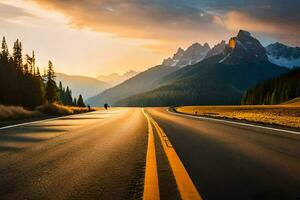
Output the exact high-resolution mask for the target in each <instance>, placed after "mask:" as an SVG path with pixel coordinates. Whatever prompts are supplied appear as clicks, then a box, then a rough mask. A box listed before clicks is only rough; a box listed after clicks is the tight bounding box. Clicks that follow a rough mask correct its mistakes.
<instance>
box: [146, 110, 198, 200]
mask: <svg viewBox="0 0 300 200" xmlns="http://www.w3.org/2000/svg"><path fill="white" fill-rule="evenodd" d="M146 115H147V116H148V118H149V119H150V121H151V122H152V124H153V125H154V127H155V129H156V130H157V133H158V136H159V138H160V141H161V144H162V146H163V149H164V151H165V154H166V156H167V158H168V161H169V164H170V167H171V169H172V172H173V175H174V177H175V181H176V184H177V187H178V191H179V194H180V197H181V199H182V200H201V199H202V198H201V196H200V194H199V192H198V190H197V189H196V187H195V185H194V183H193V181H192V179H191V177H190V176H189V174H188V173H187V171H186V169H185V167H184V165H183V164H182V162H181V160H180V158H179V157H178V155H177V153H176V151H175V150H174V148H173V146H172V144H171V142H170V141H169V139H168V137H167V136H166V134H165V132H164V131H163V130H162V128H160V126H159V125H158V124H157V123H156V121H155V120H154V119H153V118H151V117H150V116H149V115H148V114H146Z"/></svg>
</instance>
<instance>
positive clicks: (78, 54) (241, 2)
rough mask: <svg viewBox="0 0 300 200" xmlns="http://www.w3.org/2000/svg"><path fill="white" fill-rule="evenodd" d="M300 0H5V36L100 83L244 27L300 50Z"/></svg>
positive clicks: (0, 2) (0, 8)
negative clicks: (102, 76) (102, 78)
mask: <svg viewBox="0 0 300 200" xmlns="http://www.w3.org/2000/svg"><path fill="white" fill-rule="evenodd" d="M299 8H300V1H299V0H0V36H5V37H6V39H7V41H8V44H9V46H10V47H12V45H13V42H14V41H15V40H16V39H17V38H18V39H20V40H21V41H22V43H23V46H24V52H26V53H30V52H31V51H32V50H34V51H35V53H36V57H37V64H38V65H39V66H40V67H41V68H43V67H45V66H46V65H47V63H48V60H52V62H53V63H54V66H55V69H56V71H59V72H63V73H67V74H76V75H87V76H93V77H96V76H97V75H99V74H110V73H112V72H117V73H124V72H126V71H128V70H136V71H143V70H145V69H147V68H149V67H152V66H155V65H157V64H160V63H161V62H162V60H163V59H164V58H166V57H170V56H172V54H173V53H174V52H176V50H177V49H178V48H179V47H183V48H187V47H188V46H190V45H191V44H192V43H195V42H199V43H202V44H203V43H205V42H208V43H209V44H210V45H211V46H213V45H215V44H217V43H219V42H220V41H221V40H228V39H229V38H230V37H231V36H233V35H235V34H236V33H237V32H238V30H239V29H244V30H248V31H250V32H251V33H252V34H253V35H254V36H255V37H257V38H258V39H260V41H261V42H262V43H263V44H264V45H267V44H269V43H271V42H275V41H279V42H283V43H286V44H288V45H291V46H300V12H299V11H298V9H299Z"/></svg>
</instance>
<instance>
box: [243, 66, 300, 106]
mask: <svg viewBox="0 0 300 200" xmlns="http://www.w3.org/2000/svg"><path fill="white" fill-rule="evenodd" d="M299 96H300V68H298V69H294V70H292V71H290V72H289V73H287V74H284V75H282V76H280V77H277V78H274V79H271V80H267V81H264V82H262V83H259V84H258V85H256V86H255V87H254V88H251V89H250V90H248V91H247V93H246V94H245V96H244V98H243V101H242V103H243V104H280V103H283V102H285V101H289V100H292V99H294V98H296V97H299Z"/></svg>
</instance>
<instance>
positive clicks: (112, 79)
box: [97, 70, 139, 92]
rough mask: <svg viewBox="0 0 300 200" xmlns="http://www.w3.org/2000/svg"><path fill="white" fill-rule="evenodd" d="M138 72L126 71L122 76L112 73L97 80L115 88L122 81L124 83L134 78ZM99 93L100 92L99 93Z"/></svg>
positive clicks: (100, 76)
mask: <svg viewBox="0 0 300 200" xmlns="http://www.w3.org/2000/svg"><path fill="white" fill-rule="evenodd" d="M138 73H139V72H137V71H133V70H130V71H127V72H125V73H124V74H122V75H120V74H118V73H112V74H109V75H99V76H98V77H97V79H98V80H100V81H103V82H106V83H109V84H110V85H111V86H115V85H118V84H120V83H122V82H124V81H126V80H127V79H130V78H132V77H134V76H135V75H137V74H138ZM99 92H100V91H99Z"/></svg>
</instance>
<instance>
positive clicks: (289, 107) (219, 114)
mask: <svg viewBox="0 0 300 200" xmlns="http://www.w3.org/2000/svg"><path fill="white" fill-rule="evenodd" d="M176 110H177V111H178V112H180V113H187V114H192V115H198V116H205V117H213V118H225V119H237V120H247V121H250V122H258V123H266V124H273V125H280V126H286V127H293V128H300V104H298V105H294V104H285V105H259V106H186V107H178V108H176Z"/></svg>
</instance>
